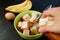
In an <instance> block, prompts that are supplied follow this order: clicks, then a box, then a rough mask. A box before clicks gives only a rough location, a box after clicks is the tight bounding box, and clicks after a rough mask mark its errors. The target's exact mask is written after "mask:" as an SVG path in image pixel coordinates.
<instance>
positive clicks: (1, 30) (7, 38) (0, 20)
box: [0, 0, 60, 40]
mask: <svg viewBox="0 0 60 40" xmlns="http://www.w3.org/2000/svg"><path fill="white" fill-rule="evenodd" d="M23 1H24V0H0V40H24V39H22V38H21V37H20V36H19V35H18V34H17V32H16V31H15V29H14V27H13V21H12V22H10V21H7V20H6V19H5V17H4V14H5V13H6V12H7V11H5V10H4V9H5V7H7V6H9V5H14V4H18V3H21V2H23ZM31 1H32V3H33V7H32V10H37V11H40V12H42V11H43V10H44V8H45V7H46V6H47V5H50V4H52V5H53V7H55V6H60V0H31ZM37 40H48V39H47V38H46V37H45V36H42V37H41V38H39V39H37Z"/></svg>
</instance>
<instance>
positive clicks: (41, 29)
mask: <svg viewBox="0 0 60 40" xmlns="http://www.w3.org/2000/svg"><path fill="white" fill-rule="evenodd" d="M52 29H53V28H52V27H47V26H44V27H40V28H39V30H38V31H39V32H41V33H44V32H53V30H52Z"/></svg>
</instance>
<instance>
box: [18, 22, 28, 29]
mask: <svg viewBox="0 0 60 40" xmlns="http://www.w3.org/2000/svg"><path fill="white" fill-rule="evenodd" d="M18 27H21V29H28V22H26V21H23V22H19V23H18Z"/></svg>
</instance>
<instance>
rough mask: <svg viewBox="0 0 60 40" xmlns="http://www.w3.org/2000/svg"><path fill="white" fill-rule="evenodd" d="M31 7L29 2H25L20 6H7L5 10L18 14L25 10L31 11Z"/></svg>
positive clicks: (26, 0)
mask: <svg viewBox="0 0 60 40" xmlns="http://www.w3.org/2000/svg"><path fill="white" fill-rule="evenodd" d="M31 7H32V2H31V1H30V0H25V1H24V2H23V3H21V4H17V5H12V6H8V7H7V8H6V9H5V10H8V11H11V12H15V13H19V12H22V11H25V10H29V9H31Z"/></svg>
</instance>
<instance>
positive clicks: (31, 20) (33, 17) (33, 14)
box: [30, 12, 37, 22]
mask: <svg viewBox="0 0 60 40" xmlns="http://www.w3.org/2000/svg"><path fill="white" fill-rule="evenodd" d="M36 18H37V13H35V12H34V13H32V17H31V19H30V22H33V21H34V20H35V19H36Z"/></svg>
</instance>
